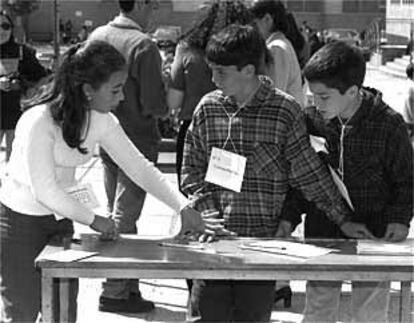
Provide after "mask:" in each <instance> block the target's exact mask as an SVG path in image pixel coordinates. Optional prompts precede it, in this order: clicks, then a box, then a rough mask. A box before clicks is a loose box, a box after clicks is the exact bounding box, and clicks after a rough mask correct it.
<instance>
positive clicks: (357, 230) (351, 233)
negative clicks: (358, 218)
mask: <svg viewBox="0 0 414 323" xmlns="http://www.w3.org/2000/svg"><path fill="white" fill-rule="evenodd" d="M340 228H341V230H342V232H343V233H345V235H346V236H347V237H349V238H355V239H374V240H375V239H376V238H375V237H374V235H373V234H372V233H371V232H370V231H369V230H368V229H367V227H366V226H365V224H362V223H357V222H344V223H343V224H342V225H341V227H340Z"/></svg>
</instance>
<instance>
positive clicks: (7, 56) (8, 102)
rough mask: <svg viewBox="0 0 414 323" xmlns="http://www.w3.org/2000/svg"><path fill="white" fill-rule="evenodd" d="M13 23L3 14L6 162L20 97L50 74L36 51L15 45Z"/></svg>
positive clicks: (1, 107) (1, 110) (0, 120)
mask: <svg viewBox="0 0 414 323" xmlns="http://www.w3.org/2000/svg"><path fill="white" fill-rule="evenodd" d="M13 28H14V26H13V21H12V20H11V18H10V16H9V15H7V14H6V13H5V12H4V11H2V12H0V55H1V56H0V57H1V58H0V100H1V104H0V144H1V142H2V140H3V137H5V139H6V161H8V160H9V158H10V154H11V149H12V142H13V139H14V129H15V128H16V123H17V120H18V119H19V117H20V115H21V113H22V112H21V106H20V98H21V96H22V95H24V93H25V91H26V90H27V88H28V86H29V85H30V83H34V82H36V81H38V80H40V79H41V78H42V77H44V76H45V75H46V74H47V72H46V70H45V69H44V68H43V67H42V65H41V64H40V63H39V61H38V60H37V58H36V55H35V51H34V50H33V49H31V48H29V47H28V46H26V45H24V44H19V43H17V42H16V40H15V38H14V35H13Z"/></svg>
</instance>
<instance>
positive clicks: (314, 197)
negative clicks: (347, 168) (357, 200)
mask: <svg viewBox="0 0 414 323" xmlns="http://www.w3.org/2000/svg"><path fill="white" fill-rule="evenodd" d="M285 155H286V158H287V161H288V162H289V164H290V170H289V171H290V174H289V178H290V182H291V186H292V187H294V188H296V189H299V190H301V191H302V193H303V195H304V197H305V198H306V199H307V200H308V201H312V202H315V204H316V206H317V207H318V208H319V209H320V210H322V211H323V212H325V214H326V215H327V216H328V218H330V219H331V220H332V221H333V222H335V223H336V224H338V226H340V227H341V225H342V224H343V223H344V222H348V220H349V215H350V210H349V208H348V207H347V206H346V204H345V203H344V201H343V199H342V196H341V194H340V193H339V191H338V189H337V187H336V185H335V184H334V182H333V180H332V177H331V175H330V174H329V172H328V170H327V169H326V167H325V165H324V164H323V163H322V161H321V160H320V158H319V157H318V155H317V154H316V152H315V151H314V150H313V148H312V147H311V145H310V142H309V136H308V134H307V132H306V126H305V120H304V114H303V113H301V112H299V113H298V114H297V115H296V118H295V120H294V121H293V123H292V126H291V128H290V131H289V133H288V134H287V140H286V147H285Z"/></svg>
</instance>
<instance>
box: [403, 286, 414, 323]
mask: <svg viewBox="0 0 414 323" xmlns="http://www.w3.org/2000/svg"><path fill="white" fill-rule="evenodd" d="M400 293H401V295H400V322H402V323H410V322H412V321H411V315H412V313H411V311H412V306H411V282H410V281H403V282H401V292H400Z"/></svg>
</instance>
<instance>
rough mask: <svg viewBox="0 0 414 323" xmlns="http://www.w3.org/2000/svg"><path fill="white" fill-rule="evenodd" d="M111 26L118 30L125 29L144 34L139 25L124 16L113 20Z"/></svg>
mask: <svg viewBox="0 0 414 323" xmlns="http://www.w3.org/2000/svg"><path fill="white" fill-rule="evenodd" d="M109 25H110V26H112V27H116V28H123V29H137V30H139V31H141V32H143V29H142V27H141V26H140V25H138V23H136V22H135V21H134V20H132V19H131V18H128V17H126V16H123V15H119V16H116V17H115V18H114V20H112V21H111V22H110V23H109Z"/></svg>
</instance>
